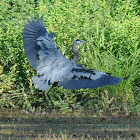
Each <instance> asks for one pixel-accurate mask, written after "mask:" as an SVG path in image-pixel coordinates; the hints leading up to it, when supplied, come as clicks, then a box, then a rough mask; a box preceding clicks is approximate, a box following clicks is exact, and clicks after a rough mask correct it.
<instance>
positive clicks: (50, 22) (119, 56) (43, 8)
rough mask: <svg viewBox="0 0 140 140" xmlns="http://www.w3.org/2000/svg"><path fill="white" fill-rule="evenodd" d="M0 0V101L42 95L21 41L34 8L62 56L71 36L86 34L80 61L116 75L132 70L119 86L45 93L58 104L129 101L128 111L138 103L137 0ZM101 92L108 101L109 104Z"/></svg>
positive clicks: (24, 102)
mask: <svg viewBox="0 0 140 140" xmlns="http://www.w3.org/2000/svg"><path fill="white" fill-rule="evenodd" d="M0 5H1V6H0V7H1V8H0V12H1V15H0V19H1V22H0V31H1V34H0V57H1V60H0V93H1V94H0V96H1V99H0V103H1V104H2V105H3V106H7V104H8V103H11V105H10V106H13V107H16V106H18V105H20V106H21V107H24V108H28V107H29V106H30V103H31V104H32V105H35V104H36V102H40V101H42V99H43V98H42V97H43V95H42V94H38V93H37V92H38V90H36V89H35V88H34V87H33V85H32V80H31V77H32V76H33V75H35V74H36V72H35V71H34V70H33V69H32V68H31V67H30V65H29V63H28V62H27V58H26V57H25V54H24V50H23V42H22V29H23V27H24V22H26V18H27V17H28V18H30V16H33V17H34V18H35V17H36V15H37V13H39V14H40V15H42V14H44V24H45V26H46V28H47V30H48V32H50V31H53V32H54V34H55V39H54V42H55V44H56V47H57V48H58V49H59V50H60V51H61V52H62V54H63V55H64V56H65V57H67V58H69V59H71V58H72V57H73V54H72V52H71V44H72V42H73V41H74V40H75V39H77V38H79V39H83V40H87V41H88V42H89V43H88V45H86V46H83V47H81V48H80V49H79V51H80V60H79V63H80V64H82V65H83V66H86V67H89V68H94V69H97V70H100V71H104V72H109V73H112V75H113V76H116V77H126V76H128V75H129V74H131V76H130V78H129V79H128V80H127V81H123V82H122V83H120V84H119V85H118V86H106V87H101V88H97V89H85V90H83V89H81V90H70V91H67V90H63V89H62V88H58V87H57V88H54V89H53V90H52V92H51V93H50V95H51V98H52V100H53V101H54V103H55V105H56V106H57V107H61V106H62V105H64V108H68V107H69V105H70V104H73V105H74V106H75V107H76V108H78V109H82V107H87V108H92V109H100V110H103V108H106V109H107V108H109V107H110V106H111V107H112V108H113V106H115V108H120V106H121V104H123V105H122V106H123V108H125V107H126V106H129V108H130V111H131V109H132V110H133V108H134V107H135V108H137V107H138V106H139V102H140V101H139V99H140V98H139V96H140V93H139V88H140V87H139V86H140V82H139V81H140V75H139V74H140V71H139V70H140V54H139V53H140V48H139V46H140V44H139V36H140V34H139V32H140V28H139V27H140V22H139V20H140V18H139V11H138V2H137V1H136V0H134V1H131V0H127V1H125V0H124V1H121V0H116V1H114V0H111V1H110V0H105V1H102V0H94V1H92V0H88V1H82V0H78V1H76V0H73V1H71V0H70V1H64V0H56V1H53V0H52V1H50V0H40V1H38V0H35V1H33V0H27V1H21V0H2V1H1V2H0ZM6 93H8V94H6ZM13 93H14V95H12V94H13ZM15 93H20V94H15ZM5 95H6V96H5ZM13 96H14V97H15V98H16V99H14V100H13ZM103 96H104V97H107V99H108V101H110V102H109V103H108V104H107V101H106V100H105V98H103ZM7 100H8V101H9V102H8V103H7ZM105 104H106V105H105ZM124 104H127V105H125V107H124ZM105 106H106V107H105ZM136 111H137V109H136Z"/></svg>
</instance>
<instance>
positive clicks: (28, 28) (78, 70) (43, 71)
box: [23, 15, 123, 91]
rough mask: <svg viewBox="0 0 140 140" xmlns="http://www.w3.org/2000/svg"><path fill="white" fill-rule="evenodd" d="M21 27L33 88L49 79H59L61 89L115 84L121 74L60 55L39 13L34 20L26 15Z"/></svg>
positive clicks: (47, 81)
mask: <svg viewBox="0 0 140 140" xmlns="http://www.w3.org/2000/svg"><path fill="white" fill-rule="evenodd" d="M27 21H28V24H27V23H26V24H25V26H24V29H23V42H24V50H25V54H26V56H27V58H28V61H29V63H30V65H31V66H32V67H33V68H34V69H36V70H37V72H38V74H39V75H38V76H34V77H33V78H32V79H33V82H34V85H35V87H36V88H38V89H40V90H42V91H44V90H47V89H48V88H49V86H50V84H51V83H54V82H59V86H63V88H64V89H81V88H96V87H101V86H105V85H116V84H118V82H120V81H121V80H123V79H121V78H117V77H113V76H111V75H109V74H106V73H104V72H100V71H96V70H94V69H87V68H84V67H82V66H81V65H78V64H74V63H72V61H70V60H68V59H66V58H64V57H63V56H62V54H61V53H60V51H59V50H57V49H56V47H55V45H54V43H53V36H54V35H53V33H50V34H48V32H47V31H46V29H45V27H44V25H43V17H41V19H39V15H37V21H35V20H34V19H33V18H32V21H30V20H29V19H27Z"/></svg>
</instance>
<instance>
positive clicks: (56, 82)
mask: <svg viewBox="0 0 140 140" xmlns="http://www.w3.org/2000/svg"><path fill="white" fill-rule="evenodd" d="M57 84H58V82H55V83H54V84H53V85H52V87H51V88H50V89H49V91H48V92H47V93H46V94H47V96H48V98H49V100H50V102H51V104H52V106H54V103H53V102H52V100H51V98H50V96H49V93H50V91H51V90H52V88H53V87H55V86H56V85H57ZM43 94H44V102H45V101H46V98H45V93H44V92H43Z"/></svg>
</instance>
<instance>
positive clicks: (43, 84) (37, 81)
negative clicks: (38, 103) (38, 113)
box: [32, 75, 50, 91]
mask: <svg viewBox="0 0 140 140" xmlns="http://www.w3.org/2000/svg"><path fill="white" fill-rule="evenodd" d="M32 80H33V83H34V86H35V88H37V89H39V90H42V91H45V90H47V89H48V88H49V87H50V84H49V82H48V81H46V80H44V79H43V78H42V76H39V75H37V76H33V77H32Z"/></svg>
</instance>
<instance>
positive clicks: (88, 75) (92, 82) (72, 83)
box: [59, 66, 123, 89]
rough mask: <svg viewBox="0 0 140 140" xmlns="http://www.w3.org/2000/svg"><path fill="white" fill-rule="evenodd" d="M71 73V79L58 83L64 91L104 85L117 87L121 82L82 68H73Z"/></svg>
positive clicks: (102, 73)
mask: <svg viewBox="0 0 140 140" xmlns="http://www.w3.org/2000/svg"><path fill="white" fill-rule="evenodd" d="M71 72H72V73H73V76H72V77H71V79H67V80H64V81H60V82H59V86H63V88H64V89H81V88H91V89H92V88H97V87H101V86H106V85H117V84H118V83H119V82H120V81H121V80H123V79H121V78H117V77H113V76H111V75H109V74H106V73H104V72H100V71H97V70H94V69H87V68H84V67H82V66H77V67H73V68H72V71H71Z"/></svg>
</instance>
